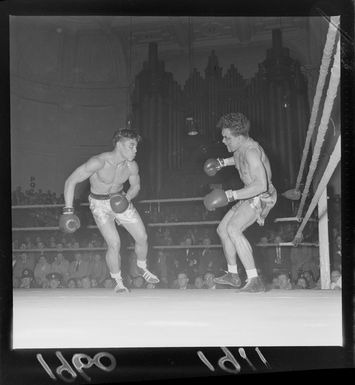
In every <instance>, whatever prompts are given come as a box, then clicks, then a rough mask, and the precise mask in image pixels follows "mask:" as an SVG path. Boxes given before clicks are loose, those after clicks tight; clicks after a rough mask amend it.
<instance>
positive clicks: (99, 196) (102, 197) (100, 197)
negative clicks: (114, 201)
mask: <svg viewBox="0 0 355 385" xmlns="http://www.w3.org/2000/svg"><path fill="white" fill-rule="evenodd" d="M121 192H122V190H121V191H117V192H115V193H111V194H94V193H93V192H91V193H90V195H89V196H90V197H91V198H93V199H97V200H101V201H104V200H107V199H110V198H111V197H112V196H113V195H116V194H119V193H121Z"/></svg>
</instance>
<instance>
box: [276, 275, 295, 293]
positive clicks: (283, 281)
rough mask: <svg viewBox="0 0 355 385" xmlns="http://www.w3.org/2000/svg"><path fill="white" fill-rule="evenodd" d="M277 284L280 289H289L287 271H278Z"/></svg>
mask: <svg viewBox="0 0 355 385" xmlns="http://www.w3.org/2000/svg"><path fill="white" fill-rule="evenodd" d="M278 280H279V285H280V289H281V290H291V289H292V283H291V280H290V277H289V276H288V274H287V273H280V274H279V275H278Z"/></svg>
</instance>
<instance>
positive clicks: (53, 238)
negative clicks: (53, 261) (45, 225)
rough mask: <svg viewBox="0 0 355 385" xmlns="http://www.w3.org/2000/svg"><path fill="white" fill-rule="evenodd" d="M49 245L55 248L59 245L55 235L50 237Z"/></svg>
mask: <svg viewBox="0 0 355 385" xmlns="http://www.w3.org/2000/svg"><path fill="white" fill-rule="evenodd" d="M48 247H49V248H51V249H55V248H56V247H57V242H56V240H55V237H54V236H53V235H52V236H51V237H50V238H49V242H48Z"/></svg>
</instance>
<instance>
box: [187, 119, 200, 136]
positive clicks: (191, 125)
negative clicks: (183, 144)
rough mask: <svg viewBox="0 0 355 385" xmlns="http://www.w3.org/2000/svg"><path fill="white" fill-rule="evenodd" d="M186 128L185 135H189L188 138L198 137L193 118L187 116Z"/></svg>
mask: <svg viewBox="0 0 355 385" xmlns="http://www.w3.org/2000/svg"><path fill="white" fill-rule="evenodd" d="M186 128H187V135H190V136H195V135H198V130H197V128H196V125H195V122H194V118H193V117H192V116H188V117H187V118H186Z"/></svg>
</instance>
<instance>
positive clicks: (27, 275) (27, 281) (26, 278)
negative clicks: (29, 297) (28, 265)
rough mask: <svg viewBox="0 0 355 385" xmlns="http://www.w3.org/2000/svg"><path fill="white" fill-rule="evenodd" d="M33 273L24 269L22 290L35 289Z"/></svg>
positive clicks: (21, 283)
mask: <svg viewBox="0 0 355 385" xmlns="http://www.w3.org/2000/svg"><path fill="white" fill-rule="evenodd" d="M33 282H34V278H33V271H32V270H30V269H24V270H23V272H22V275H21V282H20V289H31V288H33V287H34V284H33Z"/></svg>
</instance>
